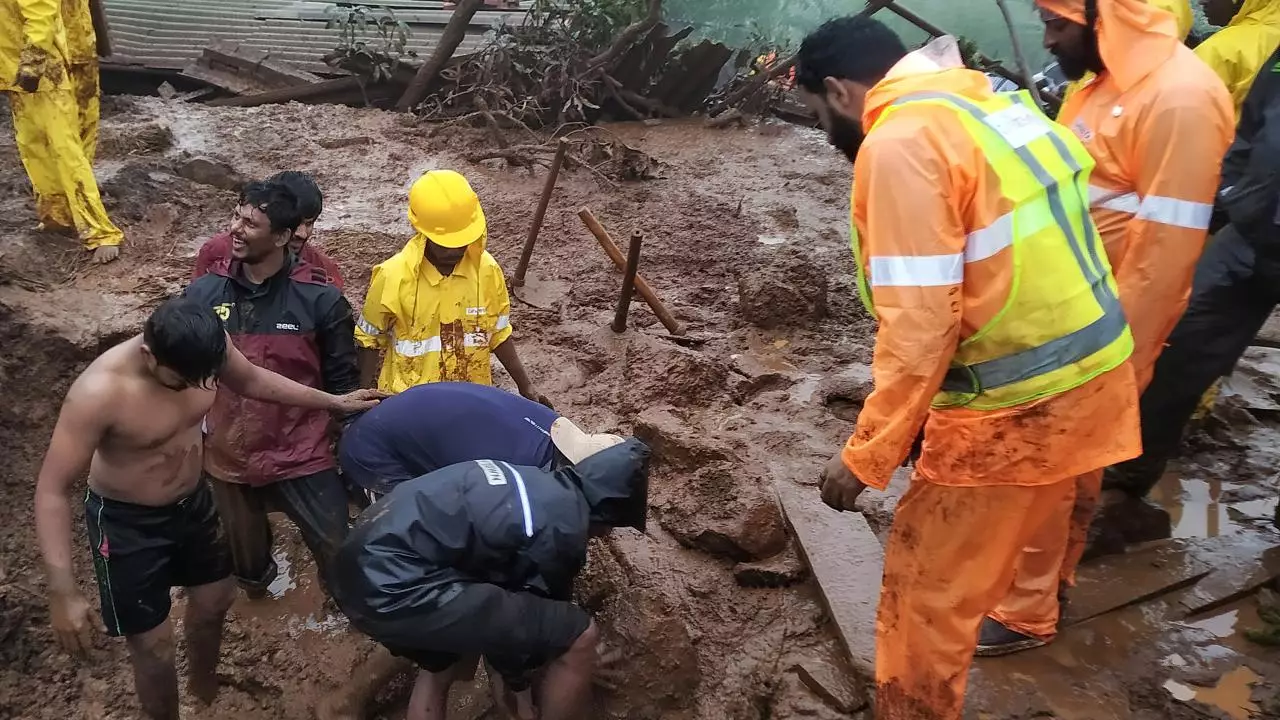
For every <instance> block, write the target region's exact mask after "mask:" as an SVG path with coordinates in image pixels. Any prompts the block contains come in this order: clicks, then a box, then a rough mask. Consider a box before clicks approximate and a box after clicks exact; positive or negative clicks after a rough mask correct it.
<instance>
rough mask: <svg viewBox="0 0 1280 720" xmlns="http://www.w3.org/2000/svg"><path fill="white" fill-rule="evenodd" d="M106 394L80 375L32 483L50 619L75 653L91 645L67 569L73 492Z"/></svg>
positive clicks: (98, 433) (89, 623)
mask: <svg viewBox="0 0 1280 720" xmlns="http://www.w3.org/2000/svg"><path fill="white" fill-rule="evenodd" d="M106 392H109V391H108V389H107V388H104V387H102V386H101V385H100V381H98V380H95V379H93V378H85V377H81V378H80V379H79V380H76V382H75V383H74V384H73V385H72V386H71V390H70V391H68V392H67V397H66V400H64V401H63V403H62V412H61V413H59V415H58V424H57V425H56V426H55V427H54V429H53V438H52V439H51V440H50V441H49V449H48V450H47V451H46V453H45V456H44V463H43V464H42V465H41V466H40V475H39V477H38V479H37V481H36V539H37V540H38V542H39V544H40V554H41V555H42V556H43V558H44V565H45V571H46V573H47V574H48V582H49V588H48V592H49V615H50V620H51V622H52V624H53V630H54V633H55V635H56V637H57V640H58V644H59V645H61V646H62V647H63V648H64V649H66V650H67V651H68V652H71V653H72V654H75V655H84V654H85V653H86V652H87V651H88V650H89V648H90V647H92V638H91V634H92V633H91V628H92V627H94V625H95V623H94V621H93V620H92V614H91V613H92V611H91V609H90V607H89V603H88V602H87V601H86V600H85V598H84V595H82V594H81V593H80V590H79V588H77V587H76V580H75V574H74V573H73V571H72V568H71V499H70V494H71V488H72V486H73V485H74V484H75V483H77V482H78V481H79V480H80V478H82V477H84V475H85V473H86V472H87V471H88V469H89V463H90V462H91V461H92V460H93V453H94V451H95V450H97V447H98V442H99V441H100V440H101V439H102V435H103V433H104V432H105V430H106V423H105V421H104V420H103V419H102V417H103V414H104V412H103V411H104V408H105V407H106V405H107V403H106V402H104V400H103V394H105V393H106Z"/></svg>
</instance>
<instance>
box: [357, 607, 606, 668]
mask: <svg viewBox="0 0 1280 720" xmlns="http://www.w3.org/2000/svg"><path fill="white" fill-rule="evenodd" d="M438 597H439V598H440V602H439V604H437V605H434V606H433V607H429V608H422V609H420V610H415V609H406V610H404V611H400V612H397V613H395V617H394V618H392V617H388V616H387V614H379V615H377V616H376V619H367V618H366V614H365V613H361V612H360V611H359V610H360V608H350V609H348V607H347V606H344V607H343V610H344V612H347V615H348V617H350V618H351V622H352V624H353V625H355V626H356V628H357V629H359V630H360V631H361V632H363V633H365V634H366V635H368V636H369V637H371V638H373V639H374V640H376V641H378V642H380V643H382V644H383V645H385V646H386V648H387V649H388V650H390V651H391V653H392V654H393V655H398V656H400V657H403V658H407V659H409V660H412V661H413V662H414V663H416V664H417V665H418V667H420V668H422V669H423V670H426V671H427V672H433V673H436V672H443V671H444V670H447V669H449V668H450V667H451V666H452V665H454V663H456V662H458V661H459V660H461V659H463V658H465V657H474V656H477V655H483V656H484V657H485V658H487V659H488V660H489V663H490V664H491V665H492V666H493V668H494V669H495V670H497V671H498V673H499V674H500V675H502V678H503V680H505V681H506V683H507V685H508V687H510V688H511V689H512V690H513V691H520V690H524V689H525V688H527V687H529V684H530V680H531V676H532V674H533V671H535V670H537V669H538V668H541V667H542V666H543V665H546V664H547V663H549V662H551V661H552V660H555V659H556V658H558V657H560V656H561V655H563V654H565V652H567V651H568V650H569V647H570V646H572V645H573V643H574V642H575V641H577V639H578V637H579V636H581V635H582V633H584V632H586V630H587V626H588V625H589V624H590V623H591V618H590V617H589V616H588V615H587V613H586V612H585V611H584V610H582V609H581V608H579V607H578V606H576V605H574V604H573V603H571V602H564V601H560V600H550V599H547V598H543V597H539V596H537V595H534V594H532V593H528V592H511V591H508V590H504V589H502V588H501V587H498V586H497V585H490V584H487V583H471V582H454V583H451V584H448V585H445V586H442V587H441V588H440V593H439V595H438ZM339 604H340V605H342V603H341V601H339ZM353 611H354V612H353Z"/></svg>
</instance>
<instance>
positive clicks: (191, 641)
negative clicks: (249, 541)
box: [183, 578, 236, 705]
mask: <svg viewBox="0 0 1280 720" xmlns="http://www.w3.org/2000/svg"><path fill="white" fill-rule="evenodd" d="M188 593H189V595H188V597H189V598H190V603H189V604H188V605H187V614H186V619H185V620H184V623H183V632H184V634H185V635H186V639H187V673H188V674H187V690H188V691H189V692H190V693H191V695H192V696H194V697H195V698H196V699H197V700H199V701H200V702H202V703H204V704H206V705H208V704H209V703H211V702H213V699H214V698H215V697H217V695H218V673H217V670H218V657H219V655H220V654H221V652H222V627H223V624H224V623H225V621H226V618H227V610H229V609H231V603H232V601H233V600H235V594H236V585H235V581H234V580H232V579H231V578H227V579H226V580H220V581H218V582H216V583H209V584H208V585H201V586H199V587H194V588H190V589H189V590H188Z"/></svg>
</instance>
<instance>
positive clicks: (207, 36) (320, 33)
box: [103, 0, 523, 73]
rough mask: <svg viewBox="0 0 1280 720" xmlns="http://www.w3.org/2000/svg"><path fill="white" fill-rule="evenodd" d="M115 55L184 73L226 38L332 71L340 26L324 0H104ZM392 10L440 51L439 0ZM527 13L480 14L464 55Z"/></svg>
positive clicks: (419, 40) (401, 3)
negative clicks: (329, 20) (330, 21)
mask: <svg viewBox="0 0 1280 720" xmlns="http://www.w3.org/2000/svg"><path fill="white" fill-rule="evenodd" d="M103 4H104V6H105V9H106V14H107V21H108V23H109V25H110V29H111V47H112V50H113V54H112V56H111V57H110V58H109V59H108V62H111V63H116V64H121V65H142V66H144V67H149V68H156V69H167V70H181V69H182V68H184V67H186V66H187V64H188V63H190V62H191V61H192V60H194V59H196V58H197V57H199V56H200V51H201V50H202V49H203V48H204V47H205V46H206V45H208V44H209V43H211V42H214V41H217V40H222V41H227V42H231V43H235V44H239V45H242V46H244V47H247V48H252V49H255V50H261V51H263V52H269V53H270V54H271V57H272V58H274V59H277V60H283V61H286V62H291V63H295V64H297V65H298V66H300V67H302V68H303V69H305V70H308V71H310V72H315V73H333V72H334V70H333V68H330V67H328V66H326V65H325V64H324V63H323V62H322V61H321V58H322V57H323V56H324V55H325V54H327V53H329V52H330V51H332V50H333V49H334V48H335V47H337V45H338V30H337V29H336V28H334V29H326V28H325V16H324V10H325V8H326V7H327V6H330V5H333V4H335V3H332V2H324V1H321V0H177V2H175V0H104V2H103ZM345 4H366V5H369V6H371V7H374V8H377V7H390V8H391V9H392V11H393V12H394V13H395V14H396V17H397V18H399V19H401V20H403V21H404V22H405V23H406V24H408V25H409V27H410V30H411V31H412V33H411V35H410V38H409V49H411V50H413V51H415V52H417V53H418V55H419V56H425V55H427V54H429V53H430V52H431V51H432V50H434V49H435V46H436V43H437V41H438V40H439V38H440V33H441V32H443V31H444V26H445V23H447V22H448V20H449V16H450V11H447V10H443V9H442V8H443V3H441V2H439V1H438V0H435V1H432V0H392V1H390V2H382V3H375V2H369V3H345ZM522 18H523V11H515V12H511V11H485V12H478V13H476V16H475V18H474V19H473V20H472V22H471V27H470V28H469V30H468V34H467V39H466V40H464V41H463V43H462V46H461V47H460V48H459V52H464V53H465V52H470V51H473V50H476V49H478V48H479V47H481V46H482V45H483V44H484V42H485V37H484V36H485V33H486V32H487V31H488V30H489V28H490V27H492V26H493V24H494V23H500V22H508V23H510V22H520V21H521V20H522Z"/></svg>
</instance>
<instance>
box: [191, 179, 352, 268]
mask: <svg viewBox="0 0 1280 720" xmlns="http://www.w3.org/2000/svg"><path fill="white" fill-rule="evenodd" d="M267 182H275V183H280V184H281V185H284V186H285V187H287V188H289V191H290V192H292V193H293V194H294V196H295V197H297V198H298V210H299V211H300V212H301V213H302V224H300V225H298V229H297V230H295V231H294V233H293V239H292V240H290V241H289V250H291V251H292V252H293V254H294V255H297V256H298V258H299V259H301V260H304V261H306V263H307V264H308V265H311V266H312V267H318V268H321V269H323V270H324V271H325V272H326V273H328V275H329V282H331V283H333V284H334V285H336V286H337V287H338V289H339V290H341V289H342V272H341V271H340V270H338V264H337V263H335V262H334V261H333V259H332V258H330V257H329V256H328V255H326V254H325V253H324V251H323V250H321V249H320V248H318V247H316V246H315V245H312V244H311V238H312V237H314V236H315V226H316V220H318V219H319V218H320V212H321V211H322V210H323V209H324V195H322V194H321V193H320V187H319V186H318V185H316V181H315V180H314V179H313V178H312V177H311V176H310V175H308V174H306V173H302V172H298V171H296V170H287V171H285V172H282V173H277V174H275V175H272V176H271V177H269V178H267ZM231 244H232V240H231V233H230V231H228V232H220V233H218V234H217V235H214V236H213V237H211V238H209V239H208V240H207V241H205V244H204V245H202V246H201V247H200V252H199V253H198V254H197V255H196V265H195V267H194V268H192V270H191V280H192V281H195V280H199V279H200V278H201V277H203V276H204V275H207V274H208V273H209V270H210V269H211V268H213V267H214V266H215V265H217V264H219V263H221V262H224V261H226V260H229V259H230V258H231V255H232V253H231Z"/></svg>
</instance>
